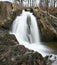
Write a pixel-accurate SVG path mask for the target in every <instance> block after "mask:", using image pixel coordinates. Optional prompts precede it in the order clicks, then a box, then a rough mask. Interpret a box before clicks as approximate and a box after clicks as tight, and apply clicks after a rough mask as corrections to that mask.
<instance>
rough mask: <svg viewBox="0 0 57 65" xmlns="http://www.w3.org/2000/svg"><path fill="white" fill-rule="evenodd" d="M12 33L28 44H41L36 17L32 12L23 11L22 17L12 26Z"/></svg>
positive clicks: (17, 18) (18, 17)
mask: <svg viewBox="0 0 57 65" xmlns="http://www.w3.org/2000/svg"><path fill="white" fill-rule="evenodd" d="M12 33H14V34H15V35H16V38H17V39H21V40H22V41H24V42H28V43H38V42H39V31H38V27H37V22H36V18H35V16H34V15H33V14H32V13H30V12H25V11H23V12H22V14H21V16H17V17H16V19H15V21H14V22H13V26H12Z"/></svg>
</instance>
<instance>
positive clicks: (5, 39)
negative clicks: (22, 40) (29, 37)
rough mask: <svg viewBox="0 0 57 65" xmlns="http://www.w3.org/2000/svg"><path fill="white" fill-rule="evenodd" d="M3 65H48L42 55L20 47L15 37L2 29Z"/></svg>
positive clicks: (0, 29) (1, 60)
mask: <svg viewBox="0 0 57 65" xmlns="http://www.w3.org/2000/svg"><path fill="white" fill-rule="evenodd" d="M0 64H1V65H46V61H45V60H44V58H43V57H42V55H41V54H40V53H38V52H35V51H33V50H29V49H27V48H25V47H24V46H23V45H19V43H18V41H17V40H16V38H15V36H14V35H12V34H9V33H8V31H7V30H5V29H3V28H2V27H0Z"/></svg>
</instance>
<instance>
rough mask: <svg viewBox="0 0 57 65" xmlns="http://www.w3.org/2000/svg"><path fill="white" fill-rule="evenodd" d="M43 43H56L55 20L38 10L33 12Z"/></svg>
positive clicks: (56, 22) (56, 19)
mask: <svg viewBox="0 0 57 65" xmlns="http://www.w3.org/2000/svg"><path fill="white" fill-rule="evenodd" d="M34 15H35V16H36V18H37V23H38V26H39V32H40V37H41V40H42V41H43V42H53V41H57V18H56V17H54V16H52V15H51V14H49V13H47V12H45V11H42V10H40V9H35V10H34Z"/></svg>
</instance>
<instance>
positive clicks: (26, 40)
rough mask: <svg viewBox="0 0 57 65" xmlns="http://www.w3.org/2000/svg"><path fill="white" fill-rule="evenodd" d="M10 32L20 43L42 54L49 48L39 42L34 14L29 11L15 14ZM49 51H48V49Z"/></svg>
mask: <svg viewBox="0 0 57 65" xmlns="http://www.w3.org/2000/svg"><path fill="white" fill-rule="evenodd" d="M11 33H12V34H14V35H15V36H16V38H17V40H18V41H19V43H20V44H21V45H24V46H25V47H27V48H29V49H32V50H34V51H38V52H39V53H41V54H42V55H43V56H45V55H46V53H45V52H46V51H49V50H50V49H49V48H48V49H47V47H46V46H44V45H42V44H41V43H40V37H39V30H38V26H37V21H36V18H35V16H34V15H33V14H32V13H30V12H25V11H23V12H22V14H21V15H20V16H17V17H16V19H15V21H14V22H13V25H12V32H11ZM49 52H50V51H49Z"/></svg>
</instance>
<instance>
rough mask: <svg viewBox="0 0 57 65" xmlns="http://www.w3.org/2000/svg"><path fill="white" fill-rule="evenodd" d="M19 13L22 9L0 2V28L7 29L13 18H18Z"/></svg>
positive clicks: (15, 5) (12, 4)
mask: <svg viewBox="0 0 57 65" xmlns="http://www.w3.org/2000/svg"><path fill="white" fill-rule="evenodd" d="M17 6H18V7H17ZM21 13H22V8H21V6H20V5H18V4H14V3H10V2H7V1H6V2H1V1H0V26H2V27H3V28H6V29H9V28H10V27H11V24H12V22H13V20H14V19H15V17H16V16H19V15H20V14H21Z"/></svg>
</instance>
